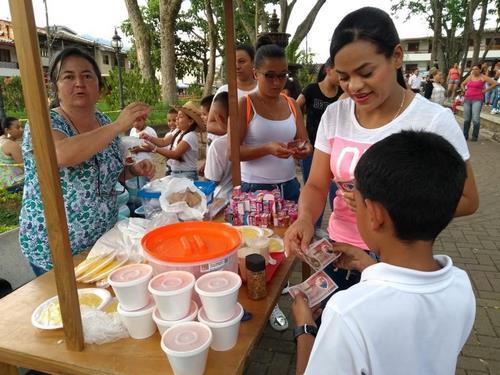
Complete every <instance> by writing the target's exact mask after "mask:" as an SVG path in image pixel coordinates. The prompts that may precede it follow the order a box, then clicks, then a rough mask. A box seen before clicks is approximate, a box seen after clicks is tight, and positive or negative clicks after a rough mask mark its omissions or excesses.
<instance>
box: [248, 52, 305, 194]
mask: <svg viewBox="0 0 500 375" xmlns="http://www.w3.org/2000/svg"><path fill="white" fill-rule="evenodd" d="M254 71H255V76H256V77H257V91H255V92H253V93H251V94H249V95H247V96H245V97H243V98H241V99H240V101H239V126H240V143H241V146H240V158H241V179H242V183H241V189H242V191H255V190H272V189H274V188H279V189H280V190H281V192H282V195H283V197H284V198H285V199H288V200H294V201H297V200H298V197H299V193H300V184H299V182H298V180H297V178H296V176H295V162H294V157H295V158H298V159H303V158H305V157H307V156H308V155H309V154H310V152H311V150H312V148H311V146H310V144H309V142H308V139H307V132H306V130H305V127H304V123H303V118H302V115H300V109H299V108H298V106H297V104H296V103H295V101H294V100H293V99H291V98H289V97H286V96H285V95H282V94H281V91H282V90H283V88H284V86H285V83H286V80H287V78H288V75H289V73H288V63H287V61H286V57H285V52H284V50H283V49H282V48H281V47H279V46H277V45H275V44H268V45H264V46H261V47H260V48H259V49H257V52H256V54H255V69H254ZM293 140H302V141H305V144H304V145H303V147H301V148H290V147H288V146H287V144H288V143H289V142H291V141H293Z"/></svg>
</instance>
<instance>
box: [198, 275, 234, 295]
mask: <svg viewBox="0 0 500 375" xmlns="http://www.w3.org/2000/svg"><path fill="white" fill-rule="evenodd" d="M240 286H241V278H240V277H239V276H238V274H236V273H234V272H231V271H215V272H210V273H207V274H206V275H203V276H201V277H200V278H198V280H197V281H196V284H195V289H196V292H197V293H198V294H201V295H205V296H214V297H215V296H224V295H227V294H231V293H234V292H235V291H236V290H238V289H239V288H240Z"/></svg>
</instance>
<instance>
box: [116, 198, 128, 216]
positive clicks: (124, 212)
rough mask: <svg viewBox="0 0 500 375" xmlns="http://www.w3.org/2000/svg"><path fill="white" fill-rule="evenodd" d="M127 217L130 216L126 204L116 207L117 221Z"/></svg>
mask: <svg viewBox="0 0 500 375" xmlns="http://www.w3.org/2000/svg"><path fill="white" fill-rule="evenodd" d="M127 196H128V194H127ZM128 217H130V209H129V208H128V207H127V205H123V206H120V207H119V208H118V221H121V220H124V219H126V218H128Z"/></svg>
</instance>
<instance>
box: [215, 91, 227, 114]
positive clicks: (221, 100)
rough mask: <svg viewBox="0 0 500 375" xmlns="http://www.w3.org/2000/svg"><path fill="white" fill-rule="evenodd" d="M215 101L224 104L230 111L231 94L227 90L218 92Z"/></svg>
mask: <svg viewBox="0 0 500 375" xmlns="http://www.w3.org/2000/svg"><path fill="white" fill-rule="evenodd" d="M214 103H220V104H222V105H223V106H224V108H225V109H226V111H229V94H228V92H227V91H222V92H220V93H218V94H217V95H216V96H215V98H214Z"/></svg>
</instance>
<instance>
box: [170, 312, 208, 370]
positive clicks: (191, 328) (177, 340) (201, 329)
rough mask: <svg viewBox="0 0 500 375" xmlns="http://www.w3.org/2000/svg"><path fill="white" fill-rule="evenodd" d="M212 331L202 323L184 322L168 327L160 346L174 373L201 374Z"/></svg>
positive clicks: (205, 362) (204, 365)
mask: <svg viewBox="0 0 500 375" xmlns="http://www.w3.org/2000/svg"><path fill="white" fill-rule="evenodd" d="M212 337H213V334H212V331H211V329H210V328H209V327H208V326H206V325H205V324H203V323H198V322H185V323H179V324H177V325H175V326H173V327H170V328H169V329H167V330H166V331H165V333H164V334H163V336H162V337H161V348H162V350H163V351H164V352H165V354H166V355H167V358H168V361H169V362H170V366H171V367H172V370H174V374H175V375H202V374H203V373H204V372H205V367H206V364H207V356H208V348H209V347H210V344H211V343H212Z"/></svg>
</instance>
